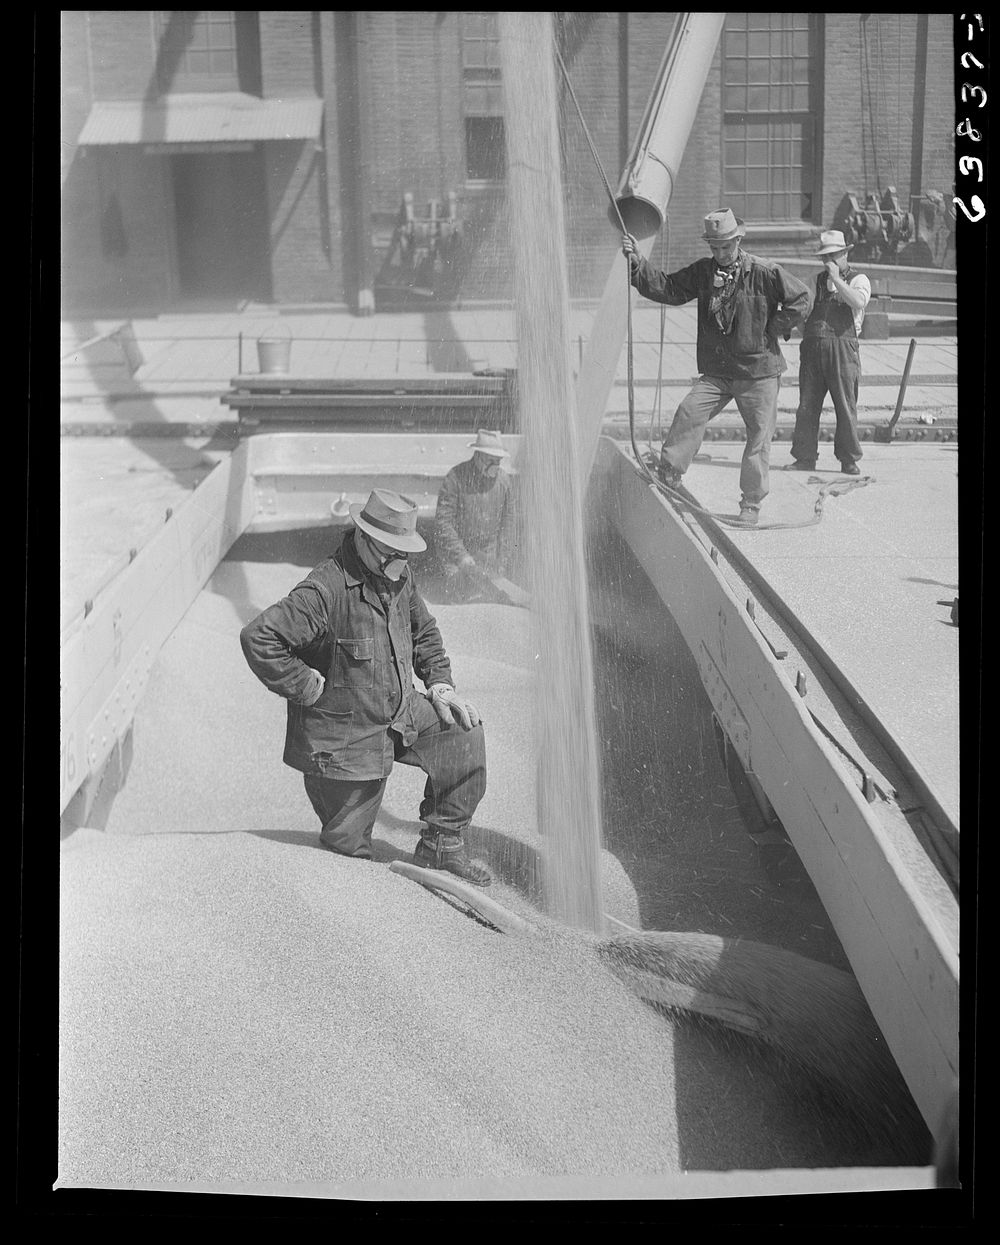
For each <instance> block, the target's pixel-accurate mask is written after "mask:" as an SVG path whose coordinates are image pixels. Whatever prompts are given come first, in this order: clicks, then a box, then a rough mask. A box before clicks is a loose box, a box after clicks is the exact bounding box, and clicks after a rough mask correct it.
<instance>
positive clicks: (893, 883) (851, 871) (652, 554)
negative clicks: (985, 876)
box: [601, 441, 959, 1128]
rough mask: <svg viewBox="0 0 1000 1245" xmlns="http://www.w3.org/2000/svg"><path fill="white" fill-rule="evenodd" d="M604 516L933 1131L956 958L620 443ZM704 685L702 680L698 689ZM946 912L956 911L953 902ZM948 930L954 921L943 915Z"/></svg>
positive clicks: (775, 666) (692, 543)
mask: <svg viewBox="0 0 1000 1245" xmlns="http://www.w3.org/2000/svg"><path fill="white" fill-rule="evenodd" d="M601 453H602V466H603V467H604V468H605V469H607V470H608V472H609V476H608V478H607V481H606V484H607V487H609V488H610V489H611V490H612V492H613V494H614V495H615V496H613V500H612V504H610V505H609V506H608V507H607V512H608V513H609V514H611V515H612V516H614V517H615V521H616V522H617V524H618V526H619V528H620V530H621V532H622V535H623V536H624V537H625V539H626V541H627V542H628V544H629V545H630V547H631V548H632V550H633V552H634V553H635V555H636V557H637V558H638V560H639V562H640V563H641V565H642V566H643V568H644V570H645V571H646V574H647V575H648V576H649V578H650V581H651V583H652V584H653V586H654V588H655V589H656V591H657V593H658V594H659V595H660V597H661V599H662V600H663V601H664V603H665V604H666V605H667V606H668V608H669V609H670V611H671V613H672V615H673V616H674V618H675V620H676V622H677V624H678V626H679V628H680V630H681V632H682V633H683V634H684V636H685V639H686V640H687V642H688V644H689V645H690V647H691V649H692V652H695V653H697V652H698V651H699V647H700V646H701V645H704V646H705V648H706V650H707V651H708V652H710V654H711V657H712V659H713V661H714V663H715V665H716V666H717V668H718V670H719V671H720V672H721V675H722V677H723V678H724V679H725V682H726V688H727V691H728V693H729V694H730V695H731V696H732V699H733V701H734V702H735V704H736V705H737V706H738V708H739V711H740V714H741V715H742V717H743V718H744V719H745V721H746V723H747V725H748V728H749V749H748V757H749V761H750V766H751V769H752V772H753V773H754V774H755V776H756V777H757V779H758V780H759V781H760V783H761V786H762V787H763V789H764V792H765V794H766V795H767V797H768V799H769V800H770V802H771V804H772V806H773V807H774V809H775V812H776V813H777V815H778V817H779V818H780V819H781V821H782V823H783V825H784V826H785V829H786V831H787V832H788V834H789V837H790V838H791V839H792V842H793V843H794V845H795V848H796V850H797V851H798V853H799V856H800V857H801V859H802V861H803V864H804V865H805V867H806V869H807V870H808V872H809V875H810V877H811V878H812V881H813V883H814V885H815V886H816V889H817V891H818V893H819V895H820V897H821V899H822V901H823V903H824V905H825V907H826V909H827V912H828V913H829V915H830V919H831V921H832V923H833V925H834V928H835V929H836V931H837V933H838V936H839V937H840V939H841V942H842V943H843V946H844V950H845V952H846V953H847V955H848V958H849V960H850V962H851V965H852V967H853V968H854V971H855V974H856V976H857V978H858V982H859V984H860V986H861V988H862V990H863V992H864V994H865V996H866V998H867V1000H868V1003H869V1005H870V1006H871V1009H872V1012H873V1014H874V1016H875V1018H876V1020H877V1021H878V1023H879V1025H880V1027H881V1029H882V1032H883V1034H884V1036H885V1038H886V1041H887V1042H888V1044H889V1048H890V1050H891V1051H892V1053H893V1056H894V1057H895V1059H896V1061H897V1063H898V1064H899V1067H900V1070H901V1072H902V1074H903V1076H904V1078H905V1079H906V1081H907V1084H908V1085H909V1087H910V1091H911V1093H912V1094H913V1096H914V1099H915V1101H916V1102H917V1105H918V1107H919V1109H920V1110H921V1112H922V1113H923V1115H924V1118H925V1120H927V1122H928V1125H929V1126H930V1127H932V1128H933V1127H936V1124H937V1121H938V1119H939V1118H940V1114H941V1112H942V1111H943V1109H944V1106H945V1104H946V1102H947V1099H948V1095H949V1094H950V1092H951V1090H952V1087H953V1085H954V1081H955V1078H956V1077H957V1073H958V975H959V974H958V953H957V946H956V945H955V940H954V939H953V938H951V937H949V935H948V934H947V933H946V930H945V928H944V926H943V924H942V921H941V919H940V918H939V916H938V914H937V913H936V912H935V911H934V910H933V909H932V908H931V906H930V904H929V903H928V901H927V899H926V898H925V897H924V896H923V895H922V894H921V893H920V891H919V889H918V887H917V885H916V883H915V882H914V880H913V879H912V878H911V877H910V876H909V874H908V872H907V870H906V868H905V865H904V864H903V862H902V861H901V860H900V858H899V856H898V854H897V853H896V851H895V850H894V848H893V847H892V844H891V842H889V840H888V838H887V837H886V835H885V833H884V831H883V830H882V828H881V826H880V825H879V823H878V820H877V817H876V815H875V813H874V812H873V810H872V809H871V808H869V806H868V804H867V803H866V802H865V800H864V799H863V797H862V796H861V794H860V793H859V792H858V791H857V789H856V787H855V785H854V782H853V781H852V776H851V774H850V772H849V770H848V769H847V768H846V765H845V763H844V762H843V761H842V760H841V759H840V757H839V756H838V755H837V753H836V751H835V750H834V749H833V747H832V745H830V744H829V743H828V742H827V740H826V739H825V738H824V737H823V735H822V733H821V732H820V731H819V730H818V729H817V727H816V726H815V724H814V723H813V722H812V720H811V718H810V716H809V713H808V710H807V709H806V707H805V706H804V704H803V703H802V701H801V698H800V697H799V696H798V694H797V693H796V691H795V689H794V686H793V684H792V682H791V679H792V678H793V677H794V671H791V672H789V675H788V676H787V677H786V675H785V674H784V673H783V667H782V665H781V663H779V662H778V661H777V660H776V659H775V658H774V656H773V655H772V654H771V652H770V650H769V649H768V647H767V645H766V643H765V642H764V640H763V639H762V638H761V636H760V635H759V633H758V632H757V630H756V628H755V627H754V626H753V624H752V622H751V621H750V620H749V619H748V618H747V616H746V614H745V611H744V608H743V605H742V602H740V601H739V600H738V599H737V598H736V596H735V595H734V593H733V592H732V591H731V589H730V588H729V586H728V584H727V583H726V582H725V581H724V579H723V578H722V576H721V575H720V573H719V572H718V570H717V568H715V566H714V565H713V563H712V561H711V558H710V557H709V555H708V554H707V552H706V551H705V550H704V548H703V547H702V546H701V545H700V543H699V542H697V541H696V540H695V539H694V538H693V537H692V536H691V534H690V532H689V531H688V530H687V528H686V526H685V525H684V524H683V522H682V521H681V520H680V518H679V517H678V516H677V515H676V514H675V513H674V512H673V510H672V509H671V508H670V507H669V506H668V505H667V503H666V502H665V501H663V500H662V499H661V498H660V497H659V495H658V494H656V493H654V492H653V490H651V489H650V488H649V487H648V485H646V484H644V483H643V482H642V480H641V479H640V478H639V476H638V475H637V474H636V473H635V471H634V469H633V468H632V467H631V466H630V465H629V463H628V462H627V461H626V458H625V455H624V453H623V452H622V450H621V449H620V448H619V447H618V446H616V445H613V444H612V443H610V442H607V441H604V442H602V449H601ZM706 690H707V691H709V693H711V689H710V688H706ZM956 907H957V905H956ZM948 924H949V926H951V925H952V924H953V926H954V927H955V928H957V919H956V920H955V921H954V923H952V922H948Z"/></svg>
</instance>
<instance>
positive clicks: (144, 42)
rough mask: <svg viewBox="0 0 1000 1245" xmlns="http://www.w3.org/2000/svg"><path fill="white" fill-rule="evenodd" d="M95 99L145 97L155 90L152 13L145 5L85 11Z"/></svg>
mask: <svg viewBox="0 0 1000 1245" xmlns="http://www.w3.org/2000/svg"><path fill="white" fill-rule="evenodd" d="M87 20H88V25H89V28H90V35H89V39H90V57H91V63H92V65H93V89H94V98H95V99H147V98H151V97H154V96H155V95H156V94H157V93H158V88H157V85H156V75H155V70H156V51H155V46H154V37H153V14H152V12H151V11H149V10H145V9H97V10H91V11H90V12H88V13H87Z"/></svg>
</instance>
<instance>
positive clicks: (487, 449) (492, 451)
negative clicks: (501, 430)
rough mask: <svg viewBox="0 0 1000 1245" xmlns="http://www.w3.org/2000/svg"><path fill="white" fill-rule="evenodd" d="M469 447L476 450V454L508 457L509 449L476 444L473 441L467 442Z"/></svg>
mask: <svg viewBox="0 0 1000 1245" xmlns="http://www.w3.org/2000/svg"><path fill="white" fill-rule="evenodd" d="M469 448H470V449H473V450H475V451H476V453H477V454H489V456H490V457H491V458H508V457H509V455H510V451H509V450H504V449H496V448H494V447H493V446H492V445H477V444H476V443H475V441H470V442H469Z"/></svg>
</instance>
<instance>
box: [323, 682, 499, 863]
mask: <svg viewBox="0 0 1000 1245" xmlns="http://www.w3.org/2000/svg"><path fill="white" fill-rule="evenodd" d="M414 716H415V717H416V723H417V730H418V735H417V738H416V739H415V740H414V741H413V743H412V744H411V745H410V747H409V748H404V747H403V744H402V741H401V739H400V738H399V736H398V735H397V734H396V733H395V732H393V743H394V754H395V759H396V760H397V761H399V762H401V764H403V765H416V766H418V767H419V768H420V769H422V770H423V771H424V773H425V774H426V775H427V782H426V784H425V785H424V798H423V799H422V800H421V802H420V810H419V815H420V820H421V821H424V822H426V823H427V825H428V826H429V827H431V829H433V830H443V831H445V832H446V833H448V834H461V833H462V832H463V831H464V830H465V828H466V826H468V824H469V822H470V820H471V819H472V815H473V813H474V812H475V811H476V808H477V807H478V805H479V801H480V800H481V799H482V798H483V795H484V794H485V792H486V739H485V736H484V734H483V728H482V726H475V727H473V728H472V730H471V731H465V730H463V729H462V727H461V726H460V725H459V724H458V723H457V722H456V723H455V724H454V725H453V726H443V725H442V723H441V720H440V719H439V718H438V715H437V713H436V712H435V710H434V708H433V706H432V705H431V704H430V702H429V701H427V700H425V699H423V698H422V697H421V699H420V701H419V703H418V704H417V705H416V708H415V714H414ZM304 778H305V788H306V795H307V796H308V797H309V802H310V803H311V804H312V806H313V808H314V809H315V811H316V815H317V816H318V817H319V819H320V821H321V822H322V823H323V827H322V829H321V830H320V835H319V837H320V842H321V843H322V844H323V845H324V847H329V848H331V849H332V850H333V851H335V852H340V853H341V854H343V855H345V856H359V857H362V858H364V859H369V858H370V857H371V854H372V853H371V839H372V828H373V827H374V825H375V818H376V817H377V816H378V810H379V808H380V807H381V805H382V797H383V795H384V794H385V784H386V781H387V780H386V779H385V778H374V779H371V780H369V781H364V782H353V781H346V782H345V781H342V780H340V779H336V778H323V777H320V776H319V775H316V774H306V775H304Z"/></svg>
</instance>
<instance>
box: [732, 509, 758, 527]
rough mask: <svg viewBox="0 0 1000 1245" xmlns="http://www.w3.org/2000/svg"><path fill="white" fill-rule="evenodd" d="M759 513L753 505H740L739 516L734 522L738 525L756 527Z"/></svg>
mask: <svg viewBox="0 0 1000 1245" xmlns="http://www.w3.org/2000/svg"><path fill="white" fill-rule="evenodd" d="M759 517H760V516H759V514H758V512H757V510H756V509H755V507H753V506H744V505H741V506H740V514H739V518H737V519H734V520H733V523H734V524H735V525H736V526H737V527H756V526H757V519H758V518H759Z"/></svg>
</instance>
